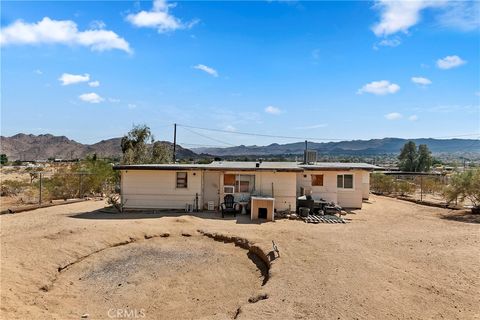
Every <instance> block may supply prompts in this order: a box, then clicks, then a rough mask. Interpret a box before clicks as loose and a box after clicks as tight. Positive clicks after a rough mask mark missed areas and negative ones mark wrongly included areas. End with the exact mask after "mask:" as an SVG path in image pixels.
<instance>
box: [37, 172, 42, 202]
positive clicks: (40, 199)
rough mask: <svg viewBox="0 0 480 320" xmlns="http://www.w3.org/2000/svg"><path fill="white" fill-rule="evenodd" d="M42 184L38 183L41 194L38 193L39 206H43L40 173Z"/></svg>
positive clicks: (40, 174)
mask: <svg viewBox="0 0 480 320" xmlns="http://www.w3.org/2000/svg"><path fill="white" fill-rule="evenodd" d="M39 176H40V177H39V178H40V182H39V183H38V186H39V193H38V204H42V173H41V172H40V173H39Z"/></svg>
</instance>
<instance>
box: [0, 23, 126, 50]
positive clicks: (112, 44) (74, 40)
mask: <svg viewBox="0 0 480 320" xmlns="http://www.w3.org/2000/svg"><path fill="white" fill-rule="evenodd" d="M0 44H1V45H2V46H3V45H15V44H16V45H22V44H30V45H34V44H66V45H81V46H85V47H89V48H90V49H91V50H92V51H105V50H112V49H118V50H123V51H126V52H128V53H131V52H132V51H131V49H130V45H129V44H128V42H127V41H126V40H125V39H123V38H121V37H119V36H118V35H117V34H116V33H115V32H113V31H110V30H95V29H91V30H86V31H78V28H77V24H76V23H75V22H73V21H71V20H52V19H50V18H48V17H45V18H43V19H42V20H41V21H39V22H37V23H26V22H23V21H22V20H17V21H15V22H14V23H12V24H11V25H9V26H7V27H5V28H2V30H1V31H0Z"/></svg>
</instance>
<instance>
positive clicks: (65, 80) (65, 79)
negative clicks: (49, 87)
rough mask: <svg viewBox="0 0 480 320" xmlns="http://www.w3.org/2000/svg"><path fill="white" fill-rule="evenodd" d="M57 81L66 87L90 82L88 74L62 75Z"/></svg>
mask: <svg viewBox="0 0 480 320" xmlns="http://www.w3.org/2000/svg"><path fill="white" fill-rule="evenodd" d="M58 80H59V81H60V82H61V83H62V86H68V85H70V84H75V83H80V82H87V81H89V80H90V75H89V74H88V73H85V74H70V73H64V74H62V75H61V76H60V78H58Z"/></svg>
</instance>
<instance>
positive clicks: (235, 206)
mask: <svg viewBox="0 0 480 320" xmlns="http://www.w3.org/2000/svg"><path fill="white" fill-rule="evenodd" d="M220 208H221V209H222V218H225V213H233V216H234V217H236V216H237V213H240V204H239V203H238V202H235V198H234V197H233V196H232V195H231V194H227V195H226V196H225V197H224V198H223V203H222V204H220Z"/></svg>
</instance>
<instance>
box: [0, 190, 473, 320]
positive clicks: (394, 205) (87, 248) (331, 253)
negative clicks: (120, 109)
mask: <svg viewBox="0 0 480 320" xmlns="http://www.w3.org/2000/svg"><path fill="white" fill-rule="evenodd" d="M103 206H104V203H103V202H94V201H90V202H84V203H77V204H71V205H65V206H59V207H51V208H45V209H39V210H35V211H31V212H25V213H20V214H15V215H7V216H1V217H0V223H1V232H2V248H1V249H2V250H1V271H2V272H1V281H2V283H1V284H2V285H1V297H2V303H1V310H0V311H1V314H0V318H2V319H24V318H35V319H51V318H57V319H79V318H80V316H81V315H82V314H83V313H89V315H90V317H91V318H96V319H98V318H104V319H108V314H107V313H108V310H109V309H111V308H129V309H142V308H144V309H145V315H146V319H158V318H165V317H168V318H170V319H174V318H177V319H179V318H202V317H203V318H208V319H210V318H218V319H224V318H233V317H235V316H236V317H237V318H238V319H252V318H255V319H295V318H297V319H298V318H306V319H318V318H325V319H339V318H340V319H356V318H357V319H407V318H413V319H440V318H444V319H472V318H475V317H478V315H479V314H480V307H479V305H480V304H479V298H478V296H479V295H478V288H479V287H480V276H479V272H478V270H480V260H479V258H478V257H479V256H480V232H479V231H480V225H479V224H478V223H474V222H475V221H470V220H468V219H467V220H466V221H460V220H459V219H449V218H446V217H450V216H452V215H453V216H455V215H457V214H459V213H458V212H456V213H453V212H452V211H449V210H445V209H439V208H432V207H424V206H420V205H416V204H413V203H409V202H405V201H399V200H396V199H390V198H384V197H372V198H371V200H370V201H369V203H366V204H364V209H363V210H358V211H354V212H353V214H350V215H348V216H347V217H348V218H349V219H351V220H350V223H348V224H346V225H343V224H342V225H338V224H333V225H332V224H319V225H311V224H305V223H303V222H300V221H289V220H279V221H276V222H274V223H263V224H258V223H251V222H250V221H248V219H245V218H246V217H240V218H239V220H238V221H236V220H234V219H233V218H229V219H224V220H222V219H220V218H219V217H218V216H213V215H211V214H199V216H186V215H182V214H178V213H177V214H176V213H169V214H165V213H157V214H153V213H150V214H149V213H143V214H109V213H101V212H98V211H96V210H97V209H99V208H101V207H103ZM198 229H202V230H204V231H206V232H211V233H215V232H216V233H221V234H225V235H227V236H235V237H240V238H245V239H248V240H249V242H250V243H253V242H255V243H256V244H257V245H258V246H259V247H261V248H263V249H264V250H265V251H266V252H268V250H271V241H272V240H275V243H276V244H277V245H278V247H279V249H280V253H281V257H280V258H279V259H276V260H275V261H274V263H273V264H272V267H271V269H270V278H269V281H268V282H267V283H266V284H265V285H264V286H261V279H260V278H261V277H262V274H261V273H260V270H258V267H257V266H256V265H255V264H254V263H252V261H251V260H250V259H249V258H248V255H247V251H245V250H244V249H242V248H240V247H235V246H234V245H233V244H232V243H221V242H215V241H214V240H212V239H209V238H207V237H205V236H202V235H201V234H200V233H198V232H197V230H198ZM167 233H168V234H170V236H169V237H165V235H166V234H167ZM182 233H183V234H190V235H191V237H185V236H182ZM161 235H164V237H162V236H161ZM66 266H68V267H66ZM65 267H66V268H65ZM59 268H60V269H61V272H59ZM62 268H63V269H62ZM119 284H120V285H119ZM197 299H198V300H197ZM249 299H250V301H251V302H249Z"/></svg>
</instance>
